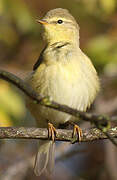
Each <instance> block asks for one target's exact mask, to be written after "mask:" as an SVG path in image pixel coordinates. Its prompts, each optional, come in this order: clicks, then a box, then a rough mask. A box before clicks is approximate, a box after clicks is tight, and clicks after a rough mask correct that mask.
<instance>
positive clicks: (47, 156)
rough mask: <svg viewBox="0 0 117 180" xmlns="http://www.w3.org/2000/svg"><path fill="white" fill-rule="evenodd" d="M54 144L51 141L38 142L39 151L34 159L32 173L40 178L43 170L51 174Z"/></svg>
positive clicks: (53, 161) (53, 160)
mask: <svg viewBox="0 0 117 180" xmlns="http://www.w3.org/2000/svg"><path fill="white" fill-rule="evenodd" d="M54 146H55V143H54V142H53V141H48V140H47V141H42V140H40V141H39V149H38V153H37V155H36V159H35V166H34V172H35V174H36V175H37V176H40V175H41V174H42V173H43V172H44V171H45V170H46V171H47V172H48V173H49V174H51V173H52V171H53V169H54V163H55V159H54V158H55V157H54V156H55V155H54V154H55V148H54Z"/></svg>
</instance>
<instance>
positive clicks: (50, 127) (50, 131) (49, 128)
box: [48, 123, 57, 141]
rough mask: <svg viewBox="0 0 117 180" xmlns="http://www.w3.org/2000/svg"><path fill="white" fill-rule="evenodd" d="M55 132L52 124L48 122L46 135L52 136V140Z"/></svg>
mask: <svg viewBox="0 0 117 180" xmlns="http://www.w3.org/2000/svg"><path fill="white" fill-rule="evenodd" d="M56 133H57V131H56V129H55V127H54V126H53V124H51V123H48V135H49V138H52V141H54V140H55V136H56Z"/></svg>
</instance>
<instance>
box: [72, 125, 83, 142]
mask: <svg viewBox="0 0 117 180" xmlns="http://www.w3.org/2000/svg"><path fill="white" fill-rule="evenodd" d="M76 135H78V142H81V139H82V129H81V128H80V127H79V126H78V125H77V124H74V129H73V138H74V137H75V136H76Z"/></svg>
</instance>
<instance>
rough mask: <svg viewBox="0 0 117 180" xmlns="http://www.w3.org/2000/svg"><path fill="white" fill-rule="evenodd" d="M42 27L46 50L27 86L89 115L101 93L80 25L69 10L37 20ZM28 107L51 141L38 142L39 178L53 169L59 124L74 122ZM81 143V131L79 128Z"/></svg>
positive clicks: (63, 115) (36, 169) (51, 12)
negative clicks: (83, 47) (82, 43)
mask: <svg viewBox="0 0 117 180" xmlns="http://www.w3.org/2000/svg"><path fill="white" fill-rule="evenodd" d="M36 21H37V22H38V23H40V24H41V25H42V28H43V31H42V38H43V41H44V42H45V47H44V49H43V50H42V51H41V53H40V56H39V59H38V60H37V61H36V63H35V64H34V66H33V70H32V72H31V73H30V75H29V76H28V77H27V78H26V82H27V83H28V84H29V85H30V86H31V87H32V88H33V89H34V90H35V92H36V93H37V94H39V95H42V96H44V97H50V98H51V99H52V100H53V101H55V102H57V103H60V104H64V105H67V106H69V107H71V108H75V109H77V110H79V111H86V110H87V109H88V108H89V107H90V105H91V104H92V103H93V101H94V99H95V98H96V95H97V93H98V92H99V89H100V82H99V77H98V75H97V72H96V70H95V68H94V66H93V64H92V62H91V60H90V59H89V58H88V57H87V56H86V55H85V54H84V53H83V52H82V50H81V49H80V46H79V25H78V24H77V22H76V20H75V18H74V17H73V16H72V15H71V14H70V12H69V11H68V10H67V9H62V8H56V9H52V10H49V11H48V12H47V13H46V14H45V15H44V17H43V18H42V19H37V20H36ZM26 106H27V108H28V109H29V110H30V112H31V113H32V115H33V116H34V118H35V119H36V122H37V126H38V127H40V128H48V127H49V129H50V132H51V133H52V134H51V135H52V140H39V149H38V153H37V155H36V159H35V166H34V172H35V174H36V175H37V176H40V175H41V174H43V173H45V172H47V173H49V174H50V173H52V172H53V169H54V163H55V162H54V161H55V160H54V158H55V157H54V156H55V155H54V154H55V143H54V134H55V132H56V128H58V127H59V125H60V124H64V123H66V122H69V121H70V120H71V121H72V120H73V119H74V117H73V116H71V115H69V114H67V113H64V112H60V111H57V110H54V109H50V108H47V107H44V106H41V105H40V104H34V103H33V102H32V100H30V99H27V100H26ZM76 131H77V132H78V135H79V139H81V136H82V131H81V129H80V128H79V127H78V126H77V130H76Z"/></svg>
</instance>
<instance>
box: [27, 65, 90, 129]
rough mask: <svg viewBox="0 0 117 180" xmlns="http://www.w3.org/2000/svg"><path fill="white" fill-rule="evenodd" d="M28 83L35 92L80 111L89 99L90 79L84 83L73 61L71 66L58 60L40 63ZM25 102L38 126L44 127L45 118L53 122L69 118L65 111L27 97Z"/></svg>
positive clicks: (60, 121)
mask: <svg viewBox="0 0 117 180" xmlns="http://www.w3.org/2000/svg"><path fill="white" fill-rule="evenodd" d="M35 82H36V83H35ZM89 82H90V80H89ZM28 83H29V84H30V85H31V86H32V87H33V88H34V90H35V91H36V92H37V93H39V94H42V95H44V96H49V97H50V98H52V100H54V101H56V102H58V103H60V104H65V105H68V106H70V107H72V108H76V109H78V110H81V111H85V110H86V108H87V107H88V106H89V105H90V103H91V101H92V100H91V91H92V89H91V87H90V85H89V84H90V83H89V84H88V83H87V81H86V77H85V76H84V75H83V74H82V72H81V70H80V67H79V66H76V64H75V65H73V64H72V68H71V65H69V66H64V65H61V64H58V65H51V66H48V67H46V66H45V65H44V64H42V65H41V66H40V67H39V69H38V70H37V72H36V73H35V74H34V75H33V76H32V77H31V78H30V79H29V81H28ZM27 106H28V108H29V109H30V111H31V112H32V114H33V115H34V117H35V118H36V120H37V122H38V126H39V127H47V122H48V121H49V122H51V123H53V124H54V126H57V125H58V124H62V123H64V122H66V121H68V120H69V119H70V118H71V116H70V115H68V114H66V113H62V112H59V111H56V110H52V109H49V108H45V107H42V106H40V105H36V104H34V103H32V102H31V101H28V103H27Z"/></svg>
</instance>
